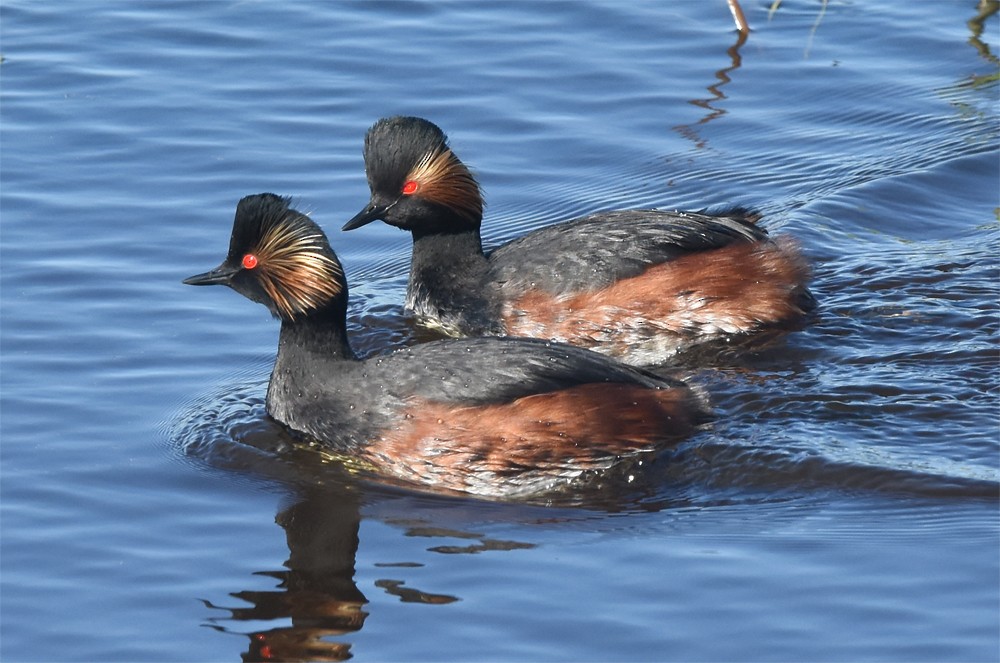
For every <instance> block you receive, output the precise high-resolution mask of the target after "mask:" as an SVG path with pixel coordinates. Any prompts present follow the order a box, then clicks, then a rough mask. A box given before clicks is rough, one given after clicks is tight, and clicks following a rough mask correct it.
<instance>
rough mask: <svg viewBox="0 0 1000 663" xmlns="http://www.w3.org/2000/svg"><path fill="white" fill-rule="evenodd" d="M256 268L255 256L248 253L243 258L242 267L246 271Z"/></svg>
mask: <svg viewBox="0 0 1000 663" xmlns="http://www.w3.org/2000/svg"><path fill="white" fill-rule="evenodd" d="M256 266H257V256H255V255H254V254H252V253H248V254H246V255H245V256H243V267H244V268H246V269H253V268H254V267H256Z"/></svg>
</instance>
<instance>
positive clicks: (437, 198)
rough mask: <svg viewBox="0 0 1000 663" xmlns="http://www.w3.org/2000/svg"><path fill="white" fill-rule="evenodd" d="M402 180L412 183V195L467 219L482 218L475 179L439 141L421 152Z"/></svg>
mask: <svg viewBox="0 0 1000 663" xmlns="http://www.w3.org/2000/svg"><path fill="white" fill-rule="evenodd" d="M403 181H404V182H406V183H407V184H408V185H409V184H410V183H414V184H415V185H414V186H413V187H412V191H411V194H412V195H414V196H419V197H420V198H423V199H424V200H428V201H430V202H433V203H437V204H439V205H443V206H445V207H447V208H449V209H451V210H452V211H454V212H455V213H457V214H458V215H459V216H461V217H463V218H465V219H467V220H468V221H469V222H471V223H475V224H478V223H479V222H480V221H482V218H483V197H482V194H481V193H480V191H479V183H478V182H476V178H475V177H473V176H472V173H471V172H469V169H468V168H467V167H466V165H465V164H464V163H462V161H461V160H460V159H459V158H458V157H457V156H455V154H454V153H453V152H452V151H451V150H450V149H449V148H448V147H446V146H444V145H442V146H440V147H438V148H436V149H434V150H431V151H430V152H428V153H427V154H425V155H424V156H423V157H422V158H421V159H420V161H418V162H417V163H416V164H415V165H414V166H413V168H411V169H410V172H409V173H408V174H407V175H406V178H404V180H403ZM404 193H405V192H404ZM408 195H410V194H408Z"/></svg>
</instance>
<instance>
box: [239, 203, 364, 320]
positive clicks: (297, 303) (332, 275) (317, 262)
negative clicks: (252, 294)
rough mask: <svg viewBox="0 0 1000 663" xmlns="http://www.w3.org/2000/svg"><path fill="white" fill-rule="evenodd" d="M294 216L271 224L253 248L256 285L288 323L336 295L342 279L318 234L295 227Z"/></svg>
mask: <svg viewBox="0 0 1000 663" xmlns="http://www.w3.org/2000/svg"><path fill="white" fill-rule="evenodd" d="M294 214H297V213H292V214H289V215H288V216H286V217H285V218H284V219H283V220H282V221H281V222H279V223H276V224H274V225H273V226H272V227H271V228H270V229H269V232H267V233H266V234H265V235H264V236H263V237H262V238H261V241H260V243H259V244H258V246H257V258H258V259H259V260H260V272H259V276H260V283H261V285H262V286H263V287H264V290H265V291H266V292H267V294H268V295H269V296H270V297H271V299H273V300H274V304H275V306H277V308H278V311H279V312H280V313H281V316H282V317H284V318H288V319H290V320H294V319H295V317H296V316H297V315H300V314H302V313H305V312H306V311H308V310H310V309H314V308H317V307H319V306H321V305H323V304H325V303H326V302H328V301H330V300H331V299H333V298H334V297H336V296H337V295H338V294H340V291H341V287H340V284H341V282H342V279H343V278H344V272H343V269H342V268H341V266H340V264H339V263H338V262H337V261H336V259H335V258H333V256H332V254H331V253H330V250H329V248H328V247H327V242H326V238H325V237H323V234H322V232H321V231H320V230H319V229H318V228H315V227H314V228H312V229H309V228H308V227H304V224H302V223H301V222H299V223H296V221H298V219H296V218H294V216H293V215H294ZM324 249H325V250H324Z"/></svg>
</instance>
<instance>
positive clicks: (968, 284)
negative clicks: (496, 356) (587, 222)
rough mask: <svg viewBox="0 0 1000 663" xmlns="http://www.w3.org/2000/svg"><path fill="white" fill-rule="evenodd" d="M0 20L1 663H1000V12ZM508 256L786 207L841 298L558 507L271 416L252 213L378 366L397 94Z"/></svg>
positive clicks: (66, 5)
mask: <svg viewBox="0 0 1000 663" xmlns="http://www.w3.org/2000/svg"><path fill="white" fill-rule="evenodd" d="M770 5H771V3H770V2H765V1H763V0H761V1H757V2H752V1H750V0H744V8H745V9H746V11H747V14H748V18H749V20H750V22H751V26H752V28H753V32H752V33H751V34H750V35H749V37H748V38H747V39H746V40H745V41H742V40H739V39H738V36H737V34H736V33H735V32H734V31H733V28H732V22H731V19H730V17H729V15H728V11H727V9H726V6H725V3H724V2H723V1H722V0H718V1H715V0H713V1H712V2H698V3H689V2H684V3H680V2H678V3H665V2H629V3H625V2H610V1H609V2H542V3H531V2H525V3H520V2H510V3H480V2H435V3H430V2H427V3H423V2H357V3H348V2H344V3H318V2H316V3H310V2H300V3H270V2H258V1H253V0H246V1H239V2H235V1H234V2H229V1H222V0H218V1H215V2H142V3H132V2H66V1H65V0H63V1H57V0H53V1H49V2H35V1H28V0H5V1H4V2H3V4H2V5H0V37H2V41H0V49H2V51H0V54H2V56H3V60H2V63H0V76H2V84H0V85H2V87H0V94H2V100H0V102H2V103H0V113H2V116H0V131H2V146H0V147H2V150H0V170H2V172H0V187H2V201H0V202H2V206H0V214H2V224H0V249H2V256H0V257H2V291H0V312H2V327H0V331H2V347H0V350H2V373H0V379H2V418H0V433H2V445H0V453H2V484H0V493H2V494H0V497H2V500H0V510H2V519H0V527H2V556H0V564H2V569H0V571H2V573H0V584H2V589H0V600H2V614H0V617H2V621H0V628H2V632H0V636H2V638H0V647H2V650H0V658H2V659H3V660H4V661H56V660H60V661H61V660H65V661H98V660H99V661H202V660H203V661H236V660H241V658H242V659H243V660H336V659H340V658H344V657H347V656H353V657H354V658H355V659H357V660H362V661H364V660H470V659H491V660H521V659H529V660H560V661H561V660H566V661H569V660H573V661H576V660H584V659H586V660H595V659H596V660H684V661H695V660H697V661H716V660H767V661H775V660H782V661H784V660H788V661H792V660H845V661H846V660H878V661H916V660H926V661H944V660H953V661H968V660H977V661H979V660H997V659H998V658H1000V628H998V623H1000V538H998V537H1000V533H998V522H1000V519H998V515H1000V514H998V502H1000V500H998V495H1000V471H998V465H1000V443H998V436H1000V429H998V419H1000V417H998V414H1000V412H998V403H1000V400H998V391H1000V389H998V382H1000V380H998V366H1000V361H998V359H1000V357H998V343H997V341H998V321H1000V316H998V303H997V302H998V297H1000V292H998V290H1000V285H998V284H1000V271H998V266H1000V259H998V255H1000V231H998V228H1000V225H998V207H1000V195H998V182H1000V167H998V164H1000V160H998V144H1000V143H998V117H997V108H998V105H997V102H998V98H997V91H998V60H997V52H998V49H1000V44H998V42H1000V38H998V34H1000V33H998V19H997V13H996V12H997V3H996V2H993V1H989V0H984V1H982V2H975V1H972V0H969V1H964V2H958V1H954V2H948V1H945V2H910V3H901V2H883V3H862V2H848V1H831V2H828V3H821V2H806V1H788V0H786V1H785V2H782V3H780V6H779V7H778V9H777V10H776V11H775V12H774V13H773V14H771V15H769V13H768V7H769V6H770ZM396 113H405V114H415V115H421V116H425V117H428V118H430V119H432V120H434V121H435V122H437V123H438V124H440V125H441V126H442V127H444V128H445V130H446V131H448V133H449V135H450V137H451V141H452V144H453V146H454V147H455V149H456V151H457V152H458V154H459V155H460V156H461V157H462V158H463V159H464V160H465V161H466V162H467V163H468V164H470V166H472V167H473V168H474V170H475V171H476V173H477V174H478V176H479V177H480V179H481V181H482V183H483V186H484V188H485V190H486V194H487V203H488V210H487V217H486V226H485V228H484V236H485V237H486V238H487V240H488V241H489V242H490V243H495V242H498V241H501V240H506V239H509V238H512V237H516V236H518V235H520V234H522V233H523V232H524V231H525V230H527V229H530V228H536V227H540V226H542V225H545V224H547V223H550V222H553V221H556V220H559V219H563V218H569V217H571V216H573V215H578V214H584V213H588V212H592V211H596V210H601V209H611V208H617V207H634V206H659V207H667V208H703V207H713V206H722V205H734V204H739V205H747V206H751V207H755V208H758V209H760V210H762V211H763V212H764V214H765V217H764V223H765V225H767V227H769V228H770V229H771V230H772V231H774V232H782V233H788V234H791V235H794V236H795V237H796V238H798V240H799V242H800V243H801V245H802V247H803V249H804V251H805V252H806V254H807V255H808V256H809V258H810V260H811V261H812V262H813V263H814V266H815V282H814V291H815V293H816V295H817V297H818V298H819V300H820V302H821V308H820V310H819V313H818V315H817V316H816V318H815V319H814V320H813V321H812V322H811V323H810V324H809V325H808V326H807V327H806V328H804V329H803V330H801V331H798V332H796V333H793V334H790V335H788V336H785V337H779V338H771V339H759V340H755V341H754V342H750V343H740V344H723V345H719V346H716V347H710V348H706V349H704V350H702V351H699V352H693V353H690V354H688V355H685V356H682V357H680V358H679V359H678V362H677V365H676V366H671V367H669V369H670V370H673V371H679V372H681V373H683V374H685V375H687V376H689V377H690V378H691V379H692V380H694V381H696V382H697V383H698V384H701V385H702V386H704V387H705V389H706V390H708V391H709V393H710V394H711V395H712V399H713V402H714V406H715V410H716V413H717V417H718V418H717V420H716V422H715V424H714V426H713V427H712V429H711V430H708V431H705V432H702V433H699V434H698V435H696V436H694V437H693V438H691V439H690V440H688V441H686V442H684V443H683V444H681V445H680V446H679V447H678V448H677V449H676V450H674V451H673V452H670V453H664V454H662V455H660V456H658V457H657V458H655V459H652V460H651V461H649V462H646V463H644V464H643V466H642V467H627V468H620V469H619V470H618V471H613V472H611V473H609V474H608V475H606V476H603V477H601V478H600V479H599V480H596V481H594V482H593V484H592V485H588V486H586V487H585V488H581V489H580V490H578V491H575V492H573V493H572V494H567V495H563V496H559V497H558V498H556V499H553V500H552V501H551V502H549V503H532V504H511V503H507V504H503V503H490V502H484V501H478V500H474V499H460V498H454V497H439V496H434V495H428V494H416V493H410V492H407V491H404V490H400V489H396V488H392V487H387V486H384V485H380V484H378V483H377V482H373V481H371V480H369V479H367V478H365V477H363V476H360V475H358V473H357V472H356V471H355V470H354V468H352V467H351V466H350V463H347V464H346V465H345V464H344V463H343V462H341V459H331V458H324V457H321V456H318V455H316V454H314V453H308V452H305V451H303V450H301V449H298V448H296V447H294V446H292V445H291V444H290V439H289V438H288V437H287V435H286V434H285V433H284V432H283V431H282V430H281V429H280V428H279V427H278V426H277V425H276V424H274V423H273V422H271V421H270V420H268V418H267V417H266V414H265V412H264V407H263V398H264V389H265V387H266V383H267V377H268V373H269V370H270V363H271V361H272V359H273V355H274V349H275V345H276V339H277V332H278V326H277V323H275V322H274V321H273V320H271V319H270V318H269V317H268V315H267V313H266V311H265V310H264V309H263V308H261V307H259V306H255V305H253V304H251V303H249V302H247V301H246V300H244V299H242V298H240V297H238V296H236V295H235V294H234V293H232V292H229V291H225V290H223V289H218V291H206V290H195V289H193V288H188V287H185V286H182V285H181V284H180V280H181V279H182V278H184V277H185V276H188V275H190V274H193V273H196V272H200V271H204V270H205V269H208V268H210V267H212V266H214V265H216V264H217V263H218V262H219V261H220V260H221V258H222V257H223V254H224V253H225V249H226V246H227V242H228V233H229V228H230V223H231V220H232V214H233V209H234V207H235V204H236V201H237V200H238V199H239V198H240V197H241V196H243V195H245V194H249V193H256V192H260V191H275V192H277V193H281V194H285V195H292V196H295V197H296V199H297V201H298V205H299V207H300V208H302V209H304V210H307V211H309V212H311V213H312V214H313V216H314V218H315V219H316V220H317V221H318V222H320V223H321V224H322V225H323V226H324V227H325V228H326V229H327V231H328V232H329V233H330V236H331V242H332V244H333V246H334V247H335V248H336V250H337V251H338V253H339V254H340V257H341V259H342V260H343V262H344V263H345V266H346V269H347V271H348V277H349V279H350V283H351V289H352V305H351V309H350V312H349V320H350V324H351V327H352V331H353V332H354V343H355V346H356V347H357V348H359V349H360V350H361V351H363V352H365V353H373V352H381V351H384V350H385V349H386V348H389V347H393V346H398V345H402V344H408V343H414V342H419V341H421V340H423V338H424V337H423V336H422V335H421V334H419V333H418V332H416V331H415V330H414V328H413V327H412V325H411V323H410V321H409V320H408V319H407V318H406V317H405V316H404V315H403V314H402V312H401V310H400V304H401V302H402V298H403V293H404V291H405V280H406V269H407V265H408V260H409V239H408V237H407V236H406V235H405V234H403V233H401V232H399V231H397V230H395V229H392V228H389V227H387V226H384V225H382V224H373V225H372V226H369V227H366V228H365V229H364V230H363V231H359V232H354V233H351V234H344V233H340V232H339V231H338V230H337V229H338V228H339V227H340V226H341V225H342V224H343V223H344V221H346V220H347V219H348V218H350V217H351V216H352V215H353V214H354V213H355V212H356V211H358V209H360V208H361V206H362V205H363V204H364V203H365V202H366V201H367V195H368V192H367V186H366V183H365V177H364V171H363V164H362V160H361V142H362V138H363V135H364V131H365V129H366V128H367V127H368V126H369V125H370V124H371V123H372V122H373V121H374V120H375V119H377V118H378V117H380V116H383V115H389V114H396Z"/></svg>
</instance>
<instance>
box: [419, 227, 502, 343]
mask: <svg viewBox="0 0 1000 663" xmlns="http://www.w3.org/2000/svg"><path fill="white" fill-rule="evenodd" d="M490 269H491V268H490V262H489V260H488V259H487V257H486V255H485V254H484V253H483V245H482V241H481V239H480V235H479V228H470V229H467V230H462V231H452V232H446V233H445V232H435V233H419V232H416V231H414V233H413V258H412V263H411V264H410V281H409V284H408V285H407V289H406V308H407V309H408V310H410V311H412V312H414V313H415V314H416V315H417V316H418V317H421V318H425V319H427V320H433V321H434V323H435V324H434V325H433V326H440V327H442V328H443V329H444V331H446V332H447V333H449V334H459V335H469V334H483V333H493V332H495V331H496V330H495V329H494V327H495V326H496V323H495V322H491V321H492V320H494V319H495V318H496V317H497V316H498V315H499V306H500V301H499V297H498V293H497V292H496V286H495V284H494V283H493V281H492V279H491V278H490Z"/></svg>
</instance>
